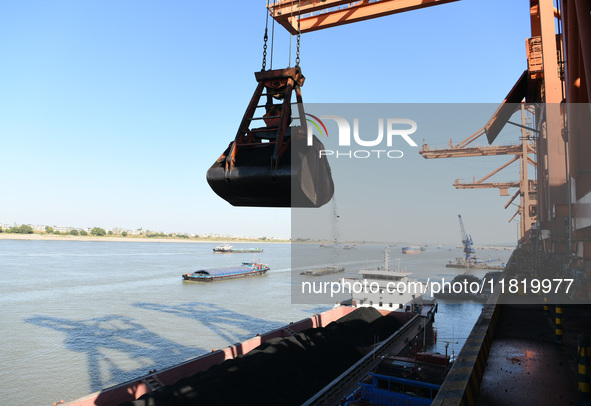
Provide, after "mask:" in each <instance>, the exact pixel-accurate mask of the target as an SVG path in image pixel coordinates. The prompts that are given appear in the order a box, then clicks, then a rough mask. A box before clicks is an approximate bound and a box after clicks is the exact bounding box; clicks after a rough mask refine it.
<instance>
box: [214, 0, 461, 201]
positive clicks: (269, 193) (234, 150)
mask: <svg viewBox="0 0 591 406" xmlns="http://www.w3.org/2000/svg"><path fill="white" fill-rule="evenodd" d="M455 1H459V0H372V1H370V0H361V1H356V2H351V1H350V0H347V1H344V0H274V1H267V11H268V13H267V14H268V17H271V18H272V19H274V20H275V21H277V22H278V23H279V24H281V25H282V26H283V27H284V28H286V29H287V31H289V32H290V33H291V34H293V35H297V38H298V40H297V51H296V55H297V57H296V60H295V62H296V63H295V67H288V68H286V69H270V70H267V69H266V55H267V40H268V36H267V27H265V36H264V46H263V49H264V52H263V63H262V69H261V71H260V72H256V73H255V79H256V81H257V82H258V84H257V87H256V90H255V92H254V94H253V96H252V99H251V101H250V103H249V105H248V107H247V109H246V112H245V113H244V116H243V118H242V122H241V124H240V126H239V128H238V131H237V133H236V136H235V138H234V141H232V142H230V145H229V146H228V147H227V148H226V150H225V151H224V152H223V153H222V155H221V156H220V157H219V158H218V159H217V160H216V161H215V162H214V163H213V165H212V166H211V167H210V168H209V170H208V171H207V182H208V183H209V186H210V187H211V188H212V190H213V191H214V192H215V193H216V194H217V195H218V196H220V197H221V198H223V199H224V200H226V201H227V202H228V203H230V204H232V205H233V206H258V207H321V206H323V205H324V204H326V203H328V202H329V201H330V199H331V198H332V196H333V193H334V183H333V180H332V173H331V169H330V166H329V164H328V160H327V159H326V157H325V156H322V154H319V151H320V150H322V149H323V148H324V146H323V145H322V143H321V142H320V140H318V139H317V138H316V137H315V136H314V135H313V134H308V133H307V125H306V121H307V120H306V116H309V114H306V112H305V111H304V106H303V101H302V94H301V90H300V89H301V87H302V86H303V85H304V80H305V78H304V75H303V74H302V71H301V68H300V65H299V62H300V56H299V55H300V35H301V34H302V33H305V32H309V31H315V30H321V29H325V28H330V27H335V26H339V25H343V24H350V23H355V22H358V21H363V20H368V19H372V18H378V17H383V16H387V15H391V14H396V13H402V12H406V11H411V10H416V9H421V8H425V7H430V6H435V5H440V4H445V3H451V2H455ZM268 17H267V18H268ZM271 43H273V41H271ZM271 48H272V47H271ZM294 96H295V100H293V99H294ZM293 106H297V108H292V107H293ZM292 120H294V121H296V122H299V123H298V124H292Z"/></svg>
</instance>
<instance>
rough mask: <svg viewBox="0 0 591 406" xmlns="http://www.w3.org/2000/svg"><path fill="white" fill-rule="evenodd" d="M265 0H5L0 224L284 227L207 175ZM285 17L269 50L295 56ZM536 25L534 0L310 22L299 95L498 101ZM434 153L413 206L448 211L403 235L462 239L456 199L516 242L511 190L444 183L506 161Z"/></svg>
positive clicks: (496, 237)
mask: <svg viewBox="0 0 591 406" xmlns="http://www.w3.org/2000/svg"><path fill="white" fill-rule="evenodd" d="M265 3H266V1H256V2H255V1H244V0H242V1H238V0H230V1H226V2H223V6H222V4H221V3H219V2H194V1H173V2H161V1H145V0H144V1H133V0H129V1H125V2H121V1H100V2H98V1H94V2H93V1H87V2H80V1H59V0H56V1H52V2H46V1H27V2H19V1H7V2H3V4H2V5H1V6H0V56H1V58H2V61H3V62H2V65H1V66H0V151H1V152H0V154H1V155H0V190H1V196H2V198H1V199H0V223H13V222H16V223H34V224H49V225H64V226H76V227H93V226H101V227H123V228H130V229H135V228H139V227H142V228H143V229H153V230H160V231H167V232H195V233H227V234H245V235H252V236H262V235H266V236H277V237H288V236H289V235H290V210H289V209H269V208H266V209H265V208H236V207H232V206H230V205H229V204H227V203H226V202H225V201H223V200H221V199H219V198H218V197H217V196H216V195H215V194H214V193H213V192H212V191H211V190H210V188H209V186H208V185H207V182H206V180H205V173H206V171H207V168H209V166H210V165H211V164H212V163H213V162H214V161H215V159H216V158H217V157H218V156H219V155H220V154H221V153H222V152H223V150H224V149H225V147H226V146H227V145H228V143H229V142H230V141H231V140H232V139H233V137H234V136H235V132H236V129H237V126H238V124H239V122H240V119H241V117H242V115H243V113H244V110H245V108H246V106H247V104H248V102H249V100H250V97H251V96H252V92H253V90H254V88H255V85H256V82H255V80H254V75H253V72H254V71H257V70H260V67H261V59H262V36H263V32H264V24H265V9H264V5H265ZM275 33H276V36H275V52H274V61H273V65H274V67H275V68H280V67H285V66H286V65H287V64H288V49H289V36H288V35H287V33H286V32H285V30H283V28H282V27H280V26H279V25H276V26H275ZM529 35H530V27H529V7H528V2H527V1H515V0H461V1H458V2H454V3H450V4H445V5H441V6H436V7H431V8H428V9H423V10H417V11H413V12H409V13H404V14H399V15H394V16H388V17H384V18H380V19H375V20H370V21H365V22H361V23H357V24H351V25H346V26H341V27H336V28H332V29H329V30H324V31H318V32H313V33H308V34H304V35H303V36H302V46H301V67H302V70H303V72H304V74H305V75H306V78H307V80H306V84H305V86H304V87H303V88H302V92H303V98H304V101H305V102H308V103H332V102H350V103H423V102H429V103H487V102H493V103H496V102H499V101H501V100H502V99H503V98H504V97H505V95H506V94H507V92H508V91H509V89H510V88H511V87H512V85H513V84H514V83H515V81H516V80H517V78H518V77H519V75H520V73H521V72H522V71H523V70H524V69H525V66H526V60H525V39H526V38H527V37H528V36H529ZM293 45H294V46H295V38H294V39H293ZM292 64H293V58H292ZM483 124H484V123H483ZM475 130H476V129H475ZM513 134H515V132H513ZM467 135H469V134H460V135H458V136H457V137H454V140H456V139H457V140H460V139H462V138H463V137H465V136H467ZM425 162H428V165H425V167H424V168H425V169H424V173H422V174H419V175H420V178H421V179H429V174H428V172H429V171H437V173H438V177H437V180H436V181H435V180H434V182H437V184H432V185H429V184H428V183H427V184H425V182H420V185H419V184H417V189H416V191H411V192H410V193H414V194H416V200H414V201H413V208H414V209H416V210H417V211H419V212H420V211H422V212H427V211H429V210H430V208H432V207H433V205H437V204H438V201H439V200H440V198H439V197H438V196H439V195H440V194H445V195H446V196H447V194H449V196H452V195H453V197H450V199H451V200H450V201H449V202H448V203H446V204H448V205H449V216H447V215H445V213H444V216H443V218H442V219H441V223H438V224H432V223H431V222H429V223H427V222H426V221H425V223H421V222H420V219H419V218H409V219H401V221H402V222H403V223H404V227H403V230H405V231H404V233H403V234H402V235H399V236H395V239H396V240H405V239H406V240H409V241H410V240H424V241H427V242H429V241H434V242H435V241H451V242H454V241H456V240H459V238H458V237H459V236H458V234H459V231H458V230H457V228H458V226H457V214H459V213H462V214H463V217H464V221H465V222H466V223H467V226H468V224H470V228H471V233H472V234H473V236H475V235H479V236H481V238H480V241H478V242H482V243H485V242H487V243H488V242H490V243H494V242H511V241H514V240H515V236H516V226H515V225H514V224H510V225H507V224H506V222H507V220H508V219H509V218H510V217H511V216H512V214H513V211H509V210H507V211H506V210H504V209H503V205H504V203H505V202H506V201H507V198H500V197H499V196H498V192H497V191H495V190H484V191H456V190H455V189H454V188H453V187H451V183H452V182H453V181H454V179H456V178H466V177H467V176H466V174H468V175H469V176H468V178H471V176H472V175H475V176H477V177H479V175H480V176H483V175H485V174H486V173H488V172H489V171H491V170H492V169H494V168H495V167H496V166H498V165H499V164H500V163H502V162H505V161H504V160H501V161H499V159H498V158H496V161H495V160H494V159H493V161H491V163H490V164H489V162H488V161H486V160H482V161H477V162H472V161H470V162H461V161H460V160H455V161H453V162H452V161H445V162H443V161H433V162H432V161H425ZM495 165H496V166H495ZM443 175H445V176H443ZM442 179H447V182H448V183H447V184H443V185H442V184H441V182H442ZM430 189H432V190H433V192H432V193H430V192H429V190H430ZM454 194H455V195H454ZM456 196H457V197H456ZM454 199H455V200H454ZM404 204H408V203H407V202H406V203H404ZM405 222H406V223H405ZM475 239H476V237H475ZM458 242H459V241H458Z"/></svg>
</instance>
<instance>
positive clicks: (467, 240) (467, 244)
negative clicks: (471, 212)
mask: <svg viewBox="0 0 591 406" xmlns="http://www.w3.org/2000/svg"><path fill="white" fill-rule="evenodd" d="M458 218H459V219H460V231H461V232H462V245H463V246H464V253H465V254H466V263H468V262H469V261H473V260H474V259H476V257H475V256H474V254H475V253H476V251H475V250H474V243H473V242H472V236H471V235H469V234H466V230H465V229H464V222H463V221H462V216H461V215H460V214H458Z"/></svg>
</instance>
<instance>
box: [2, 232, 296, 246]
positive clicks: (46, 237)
mask: <svg viewBox="0 0 591 406" xmlns="http://www.w3.org/2000/svg"><path fill="white" fill-rule="evenodd" d="M0 240H37V241H111V242H119V241H122V242H182V243H212V242H213V243H229V244H234V243H253V244H254V243H256V244H277V243H290V241H289V240H259V239H232V238H219V239H207V238H203V239H197V238H148V237H130V236H128V237H114V236H105V237H96V236H90V235H89V236H79V235H55V234H14V233H0Z"/></svg>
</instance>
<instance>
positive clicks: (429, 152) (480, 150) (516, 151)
mask: <svg viewBox="0 0 591 406" xmlns="http://www.w3.org/2000/svg"><path fill="white" fill-rule="evenodd" d="M521 153H522V147H521V145H519V144H518V145H502V146H492V147H470V148H458V149H454V148H442V149H429V146H428V145H427V144H423V148H422V149H421V151H419V154H421V156H422V157H423V158H425V159H432V158H459V157H471V156H493V155H520V154H521Z"/></svg>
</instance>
